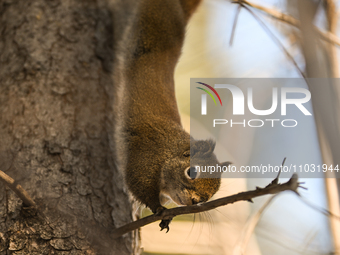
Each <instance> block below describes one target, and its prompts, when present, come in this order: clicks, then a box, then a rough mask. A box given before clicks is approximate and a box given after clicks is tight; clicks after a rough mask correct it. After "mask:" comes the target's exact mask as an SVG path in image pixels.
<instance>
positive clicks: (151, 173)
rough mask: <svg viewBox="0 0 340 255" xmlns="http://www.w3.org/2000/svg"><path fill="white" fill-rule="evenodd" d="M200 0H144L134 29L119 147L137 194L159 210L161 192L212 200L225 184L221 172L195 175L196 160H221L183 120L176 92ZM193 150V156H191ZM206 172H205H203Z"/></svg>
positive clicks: (122, 164) (181, 199)
mask: <svg viewBox="0 0 340 255" xmlns="http://www.w3.org/2000/svg"><path fill="white" fill-rule="evenodd" d="M199 2H200V0H143V1H141V3H140V8H138V11H137V13H136V18H135V22H134V23H133V24H132V26H131V30H130V32H129V35H127V36H130V40H128V41H129V42H130V43H129V44H127V45H122V46H121V47H122V48H121V49H122V50H124V52H125V54H126V59H127V60H126V62H125V63H124V65H125V68H124V70H125V71H124V74H123V76H124V82H125V84H124V86H125V87H124V88H121V91H123V92H124V93H121V94H120V97H121V98H119V99H118V101H119V102H121V103H120V104H118V106H116V107H118V108H119V109H118V110H119V111H120V114H118V116H119V117H120V119H119V122H120V124H119V126H118V128H117V130H116V138H117V145H116V150H117V153H118V155H119V156H120V161H119V162H120V167H121V168H122V169H123V170H124V172H125V180H126V182H127V185H128V187H129V190H130V191H131V192H132V194H133V195H134V196H135V197H136V198H137V199H138V200H139V201H140V202H142V203H144V204H145V205H147V206H148V207H149V208H151V210H152V211H153V212H156V211H157V210H158V209H159V208H161V203H160V195H161V194H163V195H167V196H169V197H171V198H172V199H173V200H174V201H176V202H177V203H181V204H192V203H198V202H203V201H207V200H208V199H210V197H211V196H212V195H213V194H214V193H215V192H216V191H217V190H218V189H219V186H220V178H219V177H220V176H215V177H217V178H213V179H203V178H198V179H195V180H191V179H190V178H188V177H187V176H186V175H185V169H186V168H187V167H188V166H190V157H191V164H193V163H195V162H196V161H197V162H196V163H197V164H201V165H207V164H212V165H214V164H215V165H216V164H217V163H218V162H217V160H216V157H215V155H214V154H213V148H214V145H213V144H212V143H211V142H210V141H193V140H192V141H193V142H194V143H193V144H194V146H193V147H194V148H192V149H191V152H190V135H189V134H188V133H186V132H185V131H184V130H183V128H182V126H181V123H180V116H179V113H178V109H177V104H176V99H175V91H174V77H173V76H174V68H175V66H176V63H177V61H178V58H179V56H180V53H181V48H182V45H183V40H184V35H185V26H186V24H187V21H188V19H189V17H190V16H191V14H192V13H193V11H194V10H195V9H196V7H197V5H198V4H199ZM189 155H190V156H189ZM202 177H203V176H202Z"/></svg>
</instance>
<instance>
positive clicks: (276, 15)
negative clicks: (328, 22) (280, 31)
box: [233, 0, 340, 46]
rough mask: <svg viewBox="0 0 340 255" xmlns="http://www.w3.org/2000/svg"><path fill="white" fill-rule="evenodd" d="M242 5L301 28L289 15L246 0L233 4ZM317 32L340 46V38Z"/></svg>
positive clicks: (316, 28) (316, 29)
mask: <svg viewBox="0 0 340 255" xmlns="http://www.w3.org/2000/svg"><path fill="white" fill-rule="evenodd" d="M240 2H241V3H242V4H244V5H248V6H250V7H253V8H255V9H258V10H260V11H262V12H264V13H266V14H267V15H269V16H270V17H271V18H274V19H277V20H279V21H282V22H285V23H287V24H289V25H292V26H294V27H297V28H300V21H299V20H297V19H295V18H294V17H292V16H290V15H288V14H284V13H282V12H279V11H277V10H275V9H271V8H267V7H264V6H261V5H258V4H254V3H251V2H248V1H245V0H241V1H234V2H233V3H240ZM314 28H315V31H316V32H317V34H318V35H319V36H320V38H321V39H323V40H325V41H327V42H330V43H334V44H335V45H337V46H340V38H339V37H337V36H336V35H335V34H333V33H331V32H327V31H322V30H320V29H319V28H318V27H316V26H314Z"/></svg>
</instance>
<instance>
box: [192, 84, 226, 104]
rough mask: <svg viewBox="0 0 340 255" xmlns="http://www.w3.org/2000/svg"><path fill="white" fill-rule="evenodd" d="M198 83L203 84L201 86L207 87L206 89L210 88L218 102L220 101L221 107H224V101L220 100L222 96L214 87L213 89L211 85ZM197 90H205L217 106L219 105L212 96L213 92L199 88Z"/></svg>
mask: <svg viewBox="0 0 340 255" xmlns="http://www.w3.org/2000/svg"><path fill="white" fill-rule="evenodd" d="M196 83H198V84H201V85H203V86H206V87H207V88H209V89H210V90H211V91H212V92H214V93H215V95H216V96H217V98H218V100H219V101H220V104H221V106H222V100H221V98H220V95H219V94H218V93H217V91H216V90H215V89H214V88H213V87H211V86H210V85H208V84H205V83H203V82H196ZM197 88H198V89H201V90H203V91H204V92H206V93H207V94H208V95H209V96H210V97H211V98H212V99H213V100H214V103H215V105H217V103H216V100H215V98H214V96H213V95H212V94H211V92H210V91H209V90H206V89H204V88H200V87H197Z"/></svg>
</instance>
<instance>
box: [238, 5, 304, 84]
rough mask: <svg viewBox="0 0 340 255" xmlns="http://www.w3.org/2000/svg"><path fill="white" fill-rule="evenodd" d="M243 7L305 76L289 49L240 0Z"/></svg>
mask: <svg viewBox="0 0 340 255" xmlns="http://www.w3.org/2000/svg"><path fill="white" fill-rule="evenodd" d="M240 5H242V7H243V8H245V9H246V10H247V11H248V12H249V13H250V14H251V15H253V17H254V18H255V19H256V20H257V22H258V23H259V24H260V25H261V26H262V27H263V29H264V30H265V31H266V32H267V34H268V35H269V36H270V37H271V38H272V40H273V41H274V42H275V43H276V44H277V45H278V46H279V47H280V48H281V49H282V50H283V52H284V53H285V54H286V56H287V57H288V58H289V59H290V61H292V63H293V64H294V66H295V68H296V69H297V70H298V71H299V73H300V74H301V76H302V77H303V78H306V76H305V74H304V73H303V72H302V70H301V69H300V67H299V65H298V64H297V63H296V61H295V59H294V57H293V56H292V55H291V54H290V53H289V51H288V50H287V49H286V48H285V46H284V45H283V44H282V43H281V41H280V40H279V39H278V38H277V37H276V36H275V35H274V34H273V32H272V31H271V30H270V29H269V28H268V27H267V25H266V24H265V23H264V22H263V21H262V20H261V19H260V18H259V17H258V16H257V15H256V14H255V13H254V12H253V11H252V10H251V9H250V8H249V7H248V6H246V5H244V4H243V1H241V2H240Z"/></svg>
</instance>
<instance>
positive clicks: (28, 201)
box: [0, 170, 36, 207]
mask: <svg viewBox="0 0 340 255" xmlns="http://www.w3.org/2000/svg"><path fill="white" fill-rule="evenodd" d="M0 180H2V181H3V182H4V183H5V184H6V185H7V186H8V187H9V188H10V189H11V190H13V191H14V192H15V194H17V195H18V197H20V199H21V200H22V201H23V202H24V205H25V206H27V207H29V206H34V207H35V206H36V205H35V202H34V201H33V199H32V198H31V197H30V196H29V195H28V193H27V192H26V190H24V189H23V188H22V187H21V185H20V184H17V183H16V182H15V180H14V179H13V178H11V177H9V176H8V175H7V174H5V173H4V172H2V171H1V170H0Z"/></svg>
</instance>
